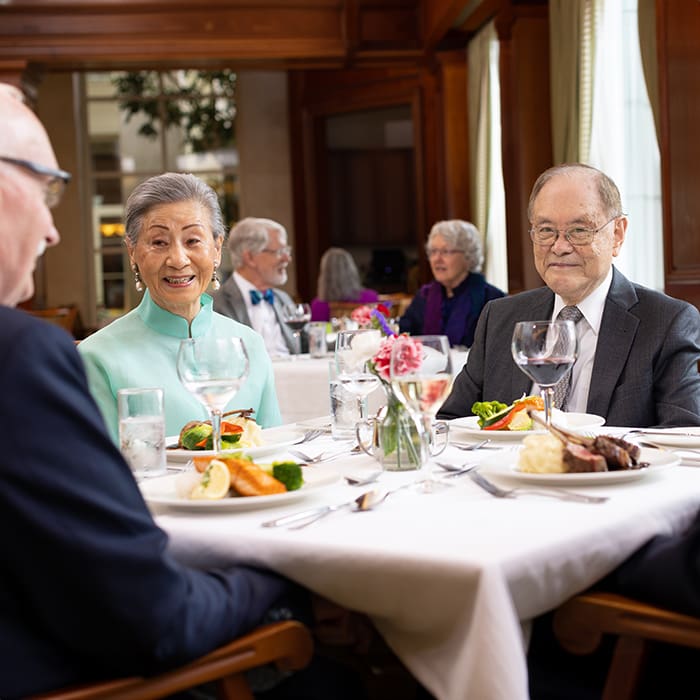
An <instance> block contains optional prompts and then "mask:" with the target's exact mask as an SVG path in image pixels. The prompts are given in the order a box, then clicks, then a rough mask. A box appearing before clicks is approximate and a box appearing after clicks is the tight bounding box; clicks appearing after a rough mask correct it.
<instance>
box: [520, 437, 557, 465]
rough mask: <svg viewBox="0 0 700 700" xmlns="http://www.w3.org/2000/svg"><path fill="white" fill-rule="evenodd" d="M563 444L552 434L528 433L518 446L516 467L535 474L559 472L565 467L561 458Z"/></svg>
mask: <svg viewBox="0 0 700 700" xmlns="http://www.w3.org/2000/svg"><path fill="white" fill-rule="evenodd" d="M563 452H564V445H563V444H562V442H561V440H558V439H557V438H555V437H554V436H553V435H550V434H549V433H546V434H545V435H528V436H527V437H526V438H525V439H524V440H523V444H522V447H521V448H520V456H519V458H518V469H519V470H520V471H521V472H533V473H535V474H559V473H563V472H564V471H565V470H566V468H565V467H564V462H563V460H562V455H563Z"/></svg>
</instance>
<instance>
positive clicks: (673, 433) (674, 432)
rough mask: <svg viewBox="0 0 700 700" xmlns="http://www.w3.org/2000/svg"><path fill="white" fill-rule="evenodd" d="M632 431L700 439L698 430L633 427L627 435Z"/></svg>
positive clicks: (643, 433) (641, 433) (640, 433)
mask: <svg viewBox="0 0 700 700" xmlns="http://www.w3.org/2000/svg"><path fill="white" fill-rule="evenodd" d="M632 433H637V434H639V435H665V436H666V437H676V436H680V437H693V438H697V439H698V440H700V432H695V433H679V432H678V431H677V430H674V429H673V428H668V429H667V430H652V429H647V428H635V429H634V430H628V431H627V433H626V434H627V435H631V434H632Z"/></svg>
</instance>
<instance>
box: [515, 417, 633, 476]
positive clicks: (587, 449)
mask: <svg viewBox="0 0 700 700" xmlns="http://www.w3.org/2000/svg"><path fill="white" fill-rule="evenodd" d="M528 415H529V416H530V418H532V420H533V421H534V422H535V423H539V424H540V425H542V426H544V427H545V428H547V430H549V432H550V433H551V434H552V435H554V437H556V438H558V439H559V440H561V441H562V442H563V443H564V446H565V449H564V455H563V461H564V464H565V465H566V466H567V467H568V468H569V471H575V472H589V471H619V470H621V469H641V468H643V467H646V466H647V463H646V462H640V461H639V456H640V454H641V449H640V448H639V446H638V445H635V444H633V443H631V442H627V440H623V439H622V438H617V437H613V436H612V435H597V436H595V437H587V436H584V435H578V434H576V433H572V432H571V431H569V430H564V428H560V427H558V426H556V425H547V424H546V423H545V421H544V420H543V419H542V418H540V416H538V415H537V414H536V413H535V411H533V410H531V409H530V410H528ZM596 457H597V458H598V459H596Z"/></svg>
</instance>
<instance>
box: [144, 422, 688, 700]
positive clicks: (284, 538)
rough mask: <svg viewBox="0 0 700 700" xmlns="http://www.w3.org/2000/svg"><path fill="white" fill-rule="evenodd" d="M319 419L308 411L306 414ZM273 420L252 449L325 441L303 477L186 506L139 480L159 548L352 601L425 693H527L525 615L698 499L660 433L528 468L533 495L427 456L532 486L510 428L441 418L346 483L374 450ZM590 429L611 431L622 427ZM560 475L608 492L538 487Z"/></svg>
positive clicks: (674, 521)
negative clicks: (591, 456) (619, 466)
mask: <svg viewBox="0 0 700 700" xmlns="http://www.w3.org/2000/svg"><path fill="white" fill-rule="evenodd" d="M326 421H327V419H326V418H325V416H321V417H318V421H317V422H318V425H319V426H323V425H325V424H326ZM453 423H456V422H453ZM285 430H286V431H287V432H286V436H287V441H286V444H285V445H284V446H282V445H281V446H280V450H279V453H278V454H277V455H275V456H271V455H270V454H267V455H266V456H265V457H261V458H259V459H258V460H257V461H259V462H261V463H262V462H264V461H270V460H272V459H283V458H287V457H289V456H290V455H291V456H294V455H292V454H291V453H290V452H289V450H297V451H301V452H303V453H304V454H306V456H307V457H315V456H318V455H322V456H324V457H329V459H327V460H325V461H320V462H317V463H315V464H310V465H309V466H306V467H304V471H305V473H306V474H307V475H308V482H307V484H306V485H305V486H304V487H302V491H303V490H304V489H306V492H305V493H300V494H298V495H297V497H295V498H297V500H284V501H283V502H280V503H278V504H275V503H274V502H272V503H271V500H270V498H267V500H264V502H263V503H261V504H260V505H256V504H255V503H254V502H253V501H249V502H247V503H246V499H245V498H229V499H228V503H224V504H223V505H222V504H221V503H218V504H217V505H215V506H213V507H208V506H207V505H204V506H200V505H197V506H196V507H191V504H192V502H187V501H186V500H185V499H183V500H181V501H177V502H172V501H168V499H160V498H158V496H157V494H158V489H157V488H156V489H155V490H154V489H153V484H151V485H149V486H150V491H149V493H150V496H149V495H148V494H147V502H148V503H149V506H150V507H151V509H152V511H153V513H154V516H155V518H156V520H157V522H158V524H159V525H160V526H161V527H162V528H163V529H164V530H165V531H166V532H167V533H168V535H169V538H170V539H169V542H170V544H169V546H170V550H171V551H172V553H173V555H174V556H175V557H176V558H177V559H178V560H180V561H182V562H184V563H186V564H189V565H192V566H197V567H216V566H226V565H231V564H236V563H241V564H250V565H254V566H260V567H266V568H269V569H271V570H273V571H276V572H278V573H280V574H283V575H284V576H287V577H289V578H290V579H292V580H293V581H296V582H298V583H299V584H301V585H302V586H304V587H306V588H307V589H308V590H310V591H312V592H314V593H316V594H318V595H321V596H324V597H325V598H327V599H329V600H331V601H333V602H335V603H337V604H339V605H341V606H344V607H346V608H348V609H350V610H354V611H358V612H360V613H364V614H366V615H367V616H369V618H370V619H371V620H372V622H373V624H374V626H375V627H376V629H377V630H378V632H379V633H380V634H381V635H382V637H383V638H384V640H385V641H386V643H387V644H388V645H389V647H390V648H391V649H392V650H393V651H394V652H395V654H396V655H397V656H398V658H399V659H400V660H401V661H402V662H403V663H404V665H405V666H406V667H407V668H408V670H409V671H410V672H411V673H412V674H413V675H414V676H415V677H416V678H417V679H418V680H419V681H420V682H421V683H422V684H423V685H424V686H425V687H426V688H427V689H428V690H429V691H430V692H431V693H432V694H433V695H434V696H435V697H436V698H438V700H473V699H474V698H479V700H524V699H526V698H528V675H527V664H526V653H527V645H528V633H529V629H530V625H531V622H532V620H533V619H534V618H536V617H537V616H539V615H542V614H543V613H546V612H547V611H551V610H553V609H555V608H557V607H558V606H559V605H560V604H561V603H563V602H564V601H565V600H567V599H568V598H570V597H571V596H573V595H574V594H576V593H578V592H580V591H582V590H584V589H586V588H588V587H589V586H591V585H592V584H594V583H596V582H597V581H599V580H600V579H602V578H603V577H604V576H605V575H606V574H608V573H609V572H610V571H611V570H613V569H614V568H615V567H616V566H618V565H619V564H620V563H621V562H622V561H623V560H624V559H626V558H627V557H628V556H629V555H630V554H631V553H632V552H634V551H635V550H636V549H638V548H639V547H640V546H641V545H642V544H644V543H645V542H646V541H648V540H649V539H650V538H652V537H653V536H655V535H658V534H663V533H666V534H668V533H674V532H678V531H680V530H682V529H683V528H684V527H686V526H687V525H688V524H689V522H690V521H691V519H692V518H693V517H694V515H695V513H696V512H697V510H698V507H700V468H698V465H700V457H697V456H694V455H692V454H690V453H689V452H678V451H676V450H675V448H674V447H673V446H671V447H669V448H666V449H664V448H662V449H658V450H655V449H654V448H644V450H643V456H644V457H645V459H646V458H647V456H648V455H650V456H651V457H650V459H649V461H650V466H649V467H648V468H647V469H642V470H639V471H638V473H637V474H634V475H632V476H630V475H629V474H628V475H623V477H619V478H618V479H615V478H614V477H613V478H608V477H601V478H595V477H591V478H590V479H589V480H585V479H584V480H577V481H575V482H573V484H572V485H567V482H566V480H565V477H566V476H568V475H559V477H560V479H559V481H557V478H556V477H555V478H554V479H553V481H551V482H550V481H546V482H545V483H544V484H535V486H537V487H538V488H540V489H542V490H544V491H545V495H544V496H541V495H536V494H523V495H522V497H517V498H511V497H506V498H498V497H494V496H493V495H491V494H490V493H488V492H486V491H485V490H483V489H482V488H480V487H479V486H478V485H477V484H476V483H475V482H474V481H473V480H472V479H471V478H470V477H469V474H468V473H465V474H462V475H461V476H451V475H450V472H448V471H446V470H445V469H444V468H442V467H440V466H438V464H437V462H441V463H442V464H446V465H448V466H453V467H455V466H465V467H469V466H472V465H474V466H475V467H476V468H477V469H478V471H479V473H480V474H482V475H484V476H486V477H487V478H488V479H489V480H490V481H492V482H493V483H495V484H498V485H500V486H502V487H507V488H512V487H516V486H519V487H528V486H530V487H532V485H533V484H531V483H529V482H528V480H527V479H524V478H523V476H522V474H520V473H519V472H518V469H517V460H518V454H519V450H520V449H521V447H520V442H518V441H498V440H496V441H491V442H490V443H489V444H487V445H484V446H483V447H482V448H480V449H477V450H471V451H467V450H464V449H461V448H463V447H464V446H465V445H469V444H473V443H474V442H475V438H474V436H473V435H472V434H471V433H470V432H469V431H464V430H460V428H459V427H457V425H453V426H451V430H450V444H449V445H448V447H447V448H446V450H445V451H444V452H443V453H442V454H441V455H439V456H437V457H434V458H432V460H431V461H430V462H429V463H428V464H427V465H424V466H423V468H422V469H420V470H418V471H402V472H398V471H397V472H388V471H384V472H379V475H378V478H377V480H376V481H375V482H374V483H371V484H368V485H365V486H359V487H358V486H351V485H349V484H348V483H347V482H346V481H345V479H344V478H343V477H345V476H351V477H362V476H366V475H370V474H376V473H377V470H378V463H377V461H375V459H374V458H373V457H371V456H369V455H367V454H364V453H362V452H360V453H357V452H356V451H353V450H352V447H353V446H352V443H350V442H342V441H337V440H333V439H332V438H331V437H330V436H329V435H326V434H323V435H321V436H320V437H318V438H316V439H314V440H311V441H309V442H305V443H302V444H299V445H297V446H296V447H295V446H291V445H289V444H288V443H289V438H290V435H291V436H292V437H296V435H298V439H301V437H302V434H303V430H301V429H297V427H296V426H295V425H293V424H292V425H289V426H285ZM696 430H697V429H696ZM595 431H597V432H605V433H606V434H616V435H620V434H622V432H623V429H622V428H620V429H618V428H608V427H606V426H601V427H598V428H596V429H595ZM698 434H699V436H700V431H699V433H698ZM698 439H699V440H700V437H699V438H698ZM296 458H297V459H298V455H297V457H296ZM309 461H311V460H309ZM181 467H182V465H181V464H180V465H179V468H181ZM609 474H614V472H610V473H609ZM618 474H620V473H618ZM167 478H169V479H176V478H180V477H179V475H178V474H171V475H170V476H169V477H167ZM562 479H563V483H564V485H565V486H567V488H568V490H570V491H572V492H574V493H578V494H587V495H595V496H604V497H607V500H606V501H605V502H602V503H582V502H571V501H568V500H561V499H560V498H559V497H550V496H551V495H552V494H556V492H557V490H558V489H559V488H560V487H561V485H562ZM153 481H154V482H155V481H156V480H153ZM370 490H373V491H378V492H380V493H381V494H382V495H383V494H384V493H386V492H389V495H388V496H387V497H386V498H385V499H384V500H381V502H379V503H378V505H376V507H374V508H372V509H370V510H366V511H361V510H358V509H357V507H356V499H357V498H358V496H360V494H363V493H365V492H368V491H370ZM154 493H155V494H156V496H154V495H153V494H154ZM328 505H334V506H340V507H338V508H337V509H335V510H334V512H332V513H330V514H329V515H327V516H326V517H323V518H321V519H319V520H318V521H316V522H314V523H312V524H310V525H308V526H306V527H303V528H300V529H292V528H291V527H284V526H281V527H270V526H266V523H268V524H269V523H270V521H275V520H278V519H280V518H281V517H283V516H285V515H290V514H294V513H297V512H299V511H301V510H306V509H308V508H313V507H321V506H328ZM297 524H298V523H297Z"/></svg>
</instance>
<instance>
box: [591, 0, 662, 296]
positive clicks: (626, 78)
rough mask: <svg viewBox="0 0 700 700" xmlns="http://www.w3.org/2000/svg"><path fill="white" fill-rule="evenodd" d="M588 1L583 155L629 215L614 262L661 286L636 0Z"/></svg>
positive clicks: (656, 165) (652, 146)
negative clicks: (588, 87)
mask: <svg viewBox="0 0 700 700" xmlns="http://www.w3.org/2000/svg"><path fill="white" fill-rule="evenodd" d="M593 1H594V6H595V15H596V18H597V21H596V22H595V23H594V32H595V33H596V35H597V36H596V39H595V47H596V50H595V60H594V77H593V118H592V129H591V139H590V157H589V160H588V163H589V164H590V165H594V166H595V167H597V168H600V169H601V170H603V171H604V172H606V173H607V174H608V175H610V176H611V177H612V178H613V180H615V182H616V184H617V186H618V187H619V188H620V193H621V195H622V206H623V208H624V209H625V213H626V214H628V215H629V227H628V229H627V240H626V241H625V244H624V245H623V246H622V251H621V253H620V256H619V257H618V258H617V259H616V260H615V264H616V265H617V267H618V268H619V269H620V270H621V271H622V272H623V273H624V274H625V275H627V276H628V277H629V278H630V279H632V280H634V281H635V282H639V283H640V284H643V285H645V286H647V287H652V288H654V289H660V290H661V289H663V286H664V275H663V269H664V268H663V230H662V222H661V173H660V159H659V148H658V142H657V139H656V130H655V127H654V120H653V115H652V111H651V107H650V104H649V98H648V95H647V91H646V86H645V82H644V74H643V71H642V61H641V56H640V51H639V34H638V29H637V0H607V1H606V0H593Z"/></svg>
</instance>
